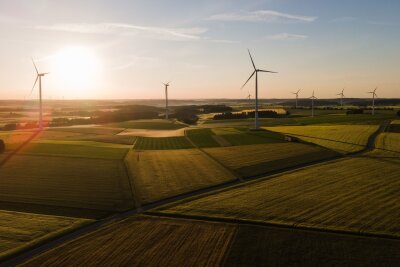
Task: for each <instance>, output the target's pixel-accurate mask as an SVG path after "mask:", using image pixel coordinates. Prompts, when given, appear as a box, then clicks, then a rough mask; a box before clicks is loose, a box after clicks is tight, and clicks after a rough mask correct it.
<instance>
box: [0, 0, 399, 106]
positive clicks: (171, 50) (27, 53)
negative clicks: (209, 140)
mask: <svg viewBox="0 0 400 267" xmlns="http://www.w3.org/2000/svg"><path fill="white" fill-rule="evenodd" d="M399 12H400V1H398V0H385V1H379V0H352V1H346V0H338V1H329V0H264V1H261V0H255V1H249V0H247V1H245V0H243V1H239V0H237V1H234V0H231V1H228V0H226V1H222V0H220V1H218V0H205V1H188V0H186V1H184V0H154V1H153V0H148V1H122V0H115V1H111V0H109V1H106V0H86V1H77V0H68V1H64V0H57V1H50V0H35V1H31V0H13V1H9V0H0V36H1V39H0V59H1V60H0V99H36V98H37V97H38V87H37V85H36V87H35V88H33V91H32V93H31V89H32V86H33V83H34V81H35V78H36V74H35V69H34V67H33V64H32V61H31V58H33V59H34V60H35V62H36V65H37V67H38V69H39V71H40V72H49V74H48V75H46V76H45V77H43V80H42V84H43V97H44V98H45V99H62V98H64V99H160V98H163V97H164V87H163V84H162V82H168V81H171V86H170V87H169V97H170V98H173V99H210V98H245V97H247V95H248V94H249V93H250V94H251V95H252V96H254V80H250V81H249V83H248V84H247V85H246V86H245V87H244V88H243V89H241V86H242V85H243V84H244V82H245V81H246V80H247V78H248V77H249V76H250V74H251V73H252V65H251V61H250V59H249V55H248V53H247V49H250V51H251V53H252V55H253V59H254V61H255V64H256V66H257V68H260V69H266V70H271V71H276V72H278V73H277V74H269V73H261V74H260V75H259V97H261V98H291V97H293V95H292V94H291V92H294V91H297V90H298V89H301V91H300V95H299V97H309V96H311V94H312V91H313V90H314V91H315V96H316V97H318V98H335V97H337V94H338V93H340V91H341V90H342V88H345V91H344V94H345V96H346V97H362V98H364V97H369V95H368V94H367V93H366V92H367V91H371V90H373V89H374V88H375V87H378V90H377V95H378V97H381V98H389V97H397V98H400V75H399V74H400V51H399V48H400V31H399V26H400V16H398V14H399Z"/></svg>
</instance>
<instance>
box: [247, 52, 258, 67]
mask: <svg viewBox="0 0 400 267" xmlns="http://www.w3.org/2000/svg"><path fill="white" fill-rule="evenodd" d="M247 51H248V52H249V56H250V59H251V63H252V64H253V67H254V70H256V65H255V64H254V61H253V58H252V56H251V54H250V50H249V49H247Z"/></svg>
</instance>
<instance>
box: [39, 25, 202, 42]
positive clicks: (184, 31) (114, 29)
mask: <svg viewBox="0 0 400 267" xmlns="http://www.w3.org/2000/svg"><path fill="white" fill-rule="evenodd" d="M35 29H38V30H50V31H63V32H76V33H98V34H112V33H124V32H126V31H128V32H129V31H132V32H136V33H145V34H149V35H151V37H154V38H161V39H171V38H172V39H180V40H197V39H201V36H200V35H201V34H203V33H205V32H206V31H207V29H206V28H162V27H148V26H140V25H133V24H125V23H96V24H89V23H70V24H54V25H39V26H36V27H35Z"/></svg>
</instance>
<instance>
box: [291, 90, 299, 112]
mask: <svg viewBox="0 0 400 267" xmlns="http://www.w3.org/2000/svg"><path fill="white" fill-rule="evenodd" d="M300 90H301V89H299V90H298V91H297V92H292V94H294V95H296V108H297V100H298V99H299V92H300Z"/></svg>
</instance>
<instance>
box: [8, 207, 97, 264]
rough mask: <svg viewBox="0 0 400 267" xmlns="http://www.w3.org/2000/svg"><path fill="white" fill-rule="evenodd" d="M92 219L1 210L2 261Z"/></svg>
mask: <svg viewBox="0 0 400 267" xmlns="http://www.w3.org/2000/svg"><path fill="white" fill-rule="evenodd" d="M88 222H91V220H88V219H80V218H70V217H63V216H49V215H41V214H33V213H22V212H14V211H5V210H0V226H1V227H0V261H1V260H2V259H4V258H5V257H7V256H9V255H11V254H14V253H16V252H18V251H21V250H23V249H26V248H29V247H31V246H33V245H35V244H37V243H39V242H42V241H45V240H47V239H49V238H51V237H54V236H57V235H61V234H63V233H66V232H68V231H70V230H72V229H75V228H77V227H80V226H82V225H84V224H86V223H88Z"/></svg>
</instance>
